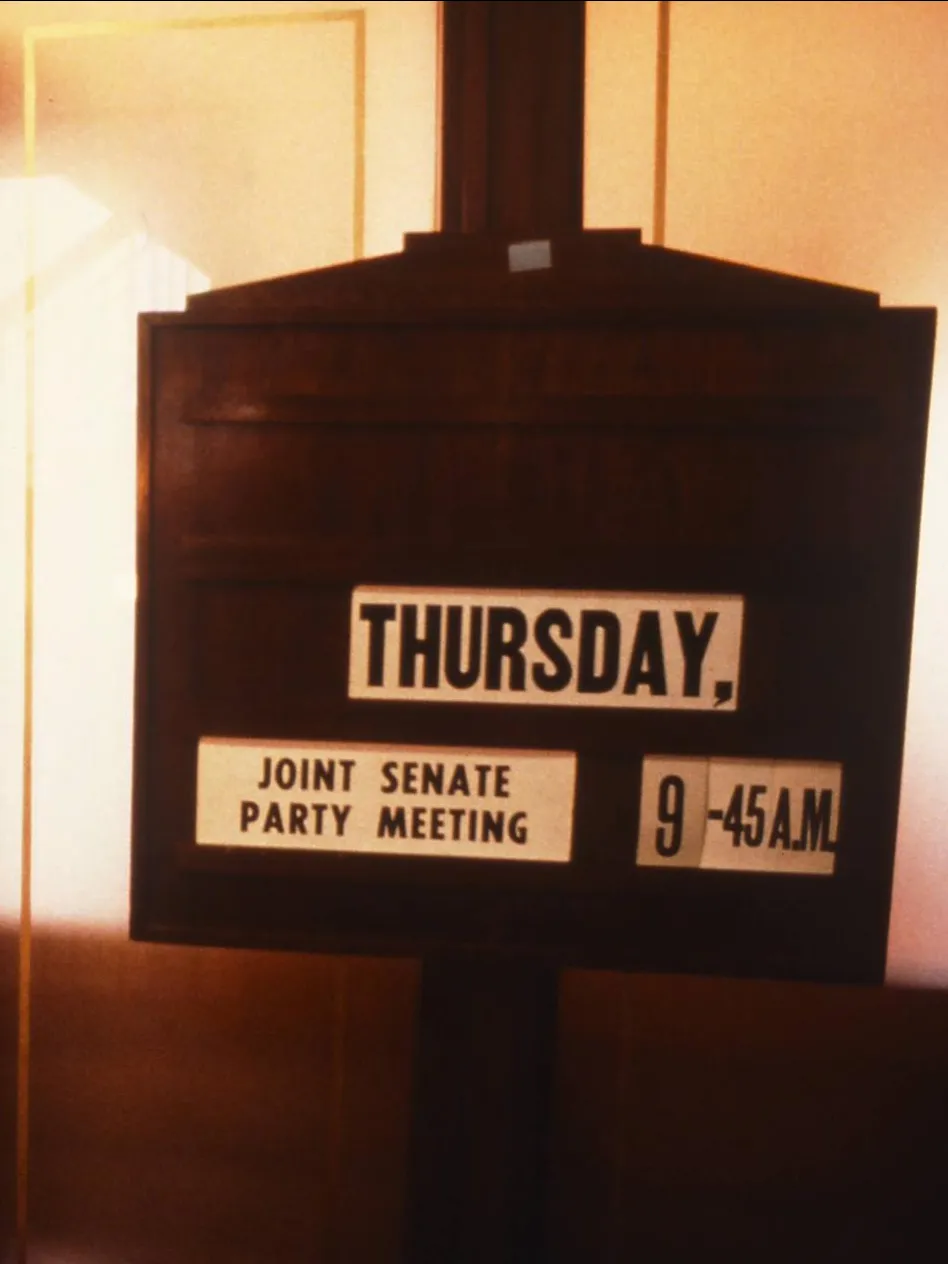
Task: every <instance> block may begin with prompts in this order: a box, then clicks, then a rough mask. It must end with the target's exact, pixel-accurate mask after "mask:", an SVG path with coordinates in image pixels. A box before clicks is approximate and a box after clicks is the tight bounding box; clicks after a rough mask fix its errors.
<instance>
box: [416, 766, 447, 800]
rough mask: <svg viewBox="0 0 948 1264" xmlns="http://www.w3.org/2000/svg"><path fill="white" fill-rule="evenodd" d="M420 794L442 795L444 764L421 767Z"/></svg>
mask: <svg viewBox="0 0 948 1264" xmlns="http://www.w3.org/2000/svg"><path fill="white" fill-rule="evenodd" d="M421 793H422V794H444V764H422V765H421Z"/></svg>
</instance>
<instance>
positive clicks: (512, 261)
mask: <svg viewBox="0 0 948 1264" xmlns="http://www.w3.org/2000/svg"><path fill="white" fill-rule="evenodd" d="M507 263H508V265H509V267H510V271H511V272H542V271H543V270H544V269H545V268H552V267H553V250H552V247H551V245H550V243H549V242H548V241H518V242H514V243H513V244H512V245H510V246H508V247H507Z"/></svg>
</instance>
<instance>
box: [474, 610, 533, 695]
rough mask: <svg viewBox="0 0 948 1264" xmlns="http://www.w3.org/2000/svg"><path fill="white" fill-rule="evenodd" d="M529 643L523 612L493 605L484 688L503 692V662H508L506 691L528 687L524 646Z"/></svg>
mask: <svg viewBox="0 0 948 1264" xmlns="http://www.w3.org/2000/svg"><path fill="white" fill-rule="evenodd" d="M526 641H527V620H526V616H525V615H524V613H523V611H522V610H517V609H515V608H514V607H513V606H494V607H492V608H491V609H490V610H489V611H488V613H487V671H486V673H485V681H484V683H485V685H486V686H487V688H488V689H502V688H503V684H502V678H503V663H504V659H506V660H507V661H508V663H509V664H510V667H509V669H508V671H509V675H508V681H507V688H508V689H512V690H518V691H519V690H523V689H525V688H526V675H527V664H526V662H525V661H524V657H523V647H524V645H525V644H526Z"/></svg>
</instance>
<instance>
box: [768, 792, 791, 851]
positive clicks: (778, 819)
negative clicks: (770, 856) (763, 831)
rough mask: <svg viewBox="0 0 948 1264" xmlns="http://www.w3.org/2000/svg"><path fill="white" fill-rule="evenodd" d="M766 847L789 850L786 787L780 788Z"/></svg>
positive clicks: (788, 801)
mask: <svg viewBox="0 0 948 1264" xmlns="http://www.w3.org/2000/svg"><path fill="white" fill-rule="evenodd" d="M767 846H768V847H781V848H782V849H783V850H784V851H789V850H790V791H789V790H788V789H787V787H786V786H781V787H780V793H779V795H778V796H777V806H776V808H775V809H774V819H773V824H772V825H771V827H770V838H769V839H768V840H767Z"/></svg>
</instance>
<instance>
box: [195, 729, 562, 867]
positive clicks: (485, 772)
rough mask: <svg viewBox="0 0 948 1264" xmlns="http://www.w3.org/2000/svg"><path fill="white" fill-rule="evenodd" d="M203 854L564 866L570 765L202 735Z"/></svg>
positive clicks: (551, 758) (533, 757) (540, 757)
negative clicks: (231, 850) (233, 851)
mask: <svg viewBox="0 0 948 1264" xmlns="http://www.w3.org/2000/svg"><path fill="white" fill-rule="evenodd" d="M197 782H198V786H197V822H196V832H195V838H196V842H197V844H198V845H199V846H202V847H256V848H266V849H275V848H279V849H282V850H289V851H331V852H359V853H362V854H367V855H388V856H438V857H454V858H466V859H476V860H512V861H518V860H519V861H531V860H533V861H548V862H549V861H553V862H558V863H567V862H568V861H569V858H570V853H571V849H572V836H573V798H574V788H575V782H576V756H575V755H573V754H571V753H569V752H563V751H505V750H454V749H444V748H437V747H432V748H428V747H404V748H402V749H393V748H392V747H389V746H372V745H369V744H362V743H353V744H346V745H335V744H329V743H323V742H261V741H255V740H252V739H246V740H244V739H239V738H236V739H235V738H213V737H205V738H202V739H201V741H200V744H199V746H198V777H197Z"/></svg>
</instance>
